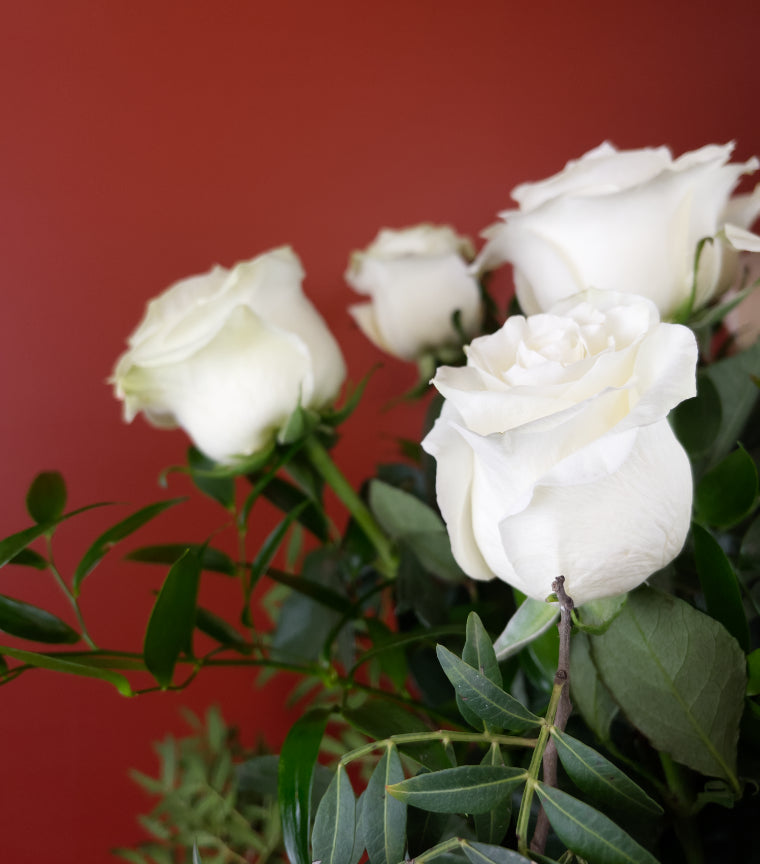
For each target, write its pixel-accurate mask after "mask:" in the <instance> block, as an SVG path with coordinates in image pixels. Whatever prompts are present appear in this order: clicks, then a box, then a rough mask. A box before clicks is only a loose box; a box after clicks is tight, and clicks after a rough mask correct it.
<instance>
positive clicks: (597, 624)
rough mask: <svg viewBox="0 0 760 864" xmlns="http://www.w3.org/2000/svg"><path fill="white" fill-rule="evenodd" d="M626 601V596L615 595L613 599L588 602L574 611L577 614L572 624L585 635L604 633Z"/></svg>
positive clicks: (607, 598)
mask: <svg viewBox="0 0 760 864" xmlns="http://www.w3.org/2000/svg"><path fill="white" fill-rule="evenodd" d="M627 599H628V595H627V594H617V595H616V596H614V597H601V598H600V599H598V600H589V602H588V603H584V604H583V606H580V607H579V608H578V609H577V610H575V611H576V613H577V614H575V615H574V616H573V622H574V623H575V625H576V626H577V627H578V629H579V630H582V631H583V632H585V633H594V634H599V633H604V632H605V630H607V628H608V627H609V626H610V624H612V622H613V621H614V620H615V619H616V618H617V616H618V615H619V614H620V612H621V610H622V608H623V606H624V605H625V602H626V600H627Z"/></svg>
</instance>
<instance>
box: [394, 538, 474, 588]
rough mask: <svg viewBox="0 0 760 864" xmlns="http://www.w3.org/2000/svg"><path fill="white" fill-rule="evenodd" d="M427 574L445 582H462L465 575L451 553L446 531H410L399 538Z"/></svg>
mask: <svg viewBox="0 0 760 864" xmlns="http://www.w3.org/2000/svg"><path fill="white" fill-rule="evenodd" d="M399 543H401V544H402V545H405V546H407V547H408V548H409V549H410V550H411V551H412V552H413V553H414V555H415V556H416V557H417V560H418V561H419V562H420V564H421V565H422V566H423V567H424V569H425V570H426V571H427V572H428V573H432V574H433V575H434V576H438V577H439V578H440V579H443V580H444V581H445V582H453V583H455V584H456V583H459V582H464V580H465V574H464V572H463V571H462V568H461V567H460V566H459V565H458V564H457V562H456V561H455V560H454V556H453V555H452V553H451V541H450V540H449V535H448V534H447V532H446V531H410V532H408V533H407V534H404V535H403V536H402V537H400V538H399Z"/></svg>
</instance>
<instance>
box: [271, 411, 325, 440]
mask: <svg viewBox="0 0 760 864" xmlns="http://www.w3.org/2000/svg"><path fill="white" fill-rule="evenodd" d="M318 425H319V414H317V412H316V411H311V410H309V409H308V408H304V407H303V406H302V405H299V406H298V407H297V408H296V409H295V411H293V412H292V413H291V414H290V416H289V417H288V419H287V420H286V421H285V423H283V425H282V426H281V427H280V430H279V432H278V433H277V443H278V444H283V445H288V444H293V443H294V442H295V441H298V440H300V439H301V438H305V437H306V436H307V435H310V434H311V433H312V432H313V431H314V430H315V429H316V428H317V426H318Z"/></svg>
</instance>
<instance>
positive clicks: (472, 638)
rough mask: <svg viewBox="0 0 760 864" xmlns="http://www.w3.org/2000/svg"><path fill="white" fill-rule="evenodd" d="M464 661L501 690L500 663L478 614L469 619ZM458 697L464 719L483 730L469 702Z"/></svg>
mask: <svg viewBox="0 0 760 864" xmlns="http://www.w3.org/2000/svg"><path fill="white" fill-rule="evenodd" d="M462 660H464V662H465V663H467V664H468V665H469V666H472V668H473V669H475V670H476V671H478V672H480V674H481V675H484V676H485V677H486V678H487V679H488V680H489V681H490V682H491V683H492V684H495V685H496V686H497V687H499V688H501V686H502V684H503V681H502V677H501V672H500V671H499V663H498V661H497V659H496V654H495V653H494V650H493V645H492V644H491V640H490V638H489V636H488V633H486V629H485V627H484V626H483V622H482V621H481V620H480V618H479V617H478V614H477V612H470V614H469V615H468V617H467V637H466V639H465V643H464V650H463V651H462ZM456 696H457V707H458V708H459V712H460V714H461V715H462V717H464V719H465V720H466V721H467V722H468V723H469V724H470V726H472V727H473V728H474V729H478V730H480V729H483V721H482V720H481V719H480V718H479V717H478V716H477V714H475V713H474V712H472V711H471V710H470V708H469V707H468V705H467V702H466V701H465V700H464V699H463V698H462V696H461V695H460V694H459V693H457V694H456Z"/></svg>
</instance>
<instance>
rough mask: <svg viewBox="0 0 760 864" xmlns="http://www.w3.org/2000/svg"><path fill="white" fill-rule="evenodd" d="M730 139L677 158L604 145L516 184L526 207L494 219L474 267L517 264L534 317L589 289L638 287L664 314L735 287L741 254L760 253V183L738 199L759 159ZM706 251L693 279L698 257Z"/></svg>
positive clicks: (521, 295)
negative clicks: (758, 227)
mask: <svg viewBox="0 0 760 864" xmlns="http://www.w3.org/2000/svg"><path fill="white" fill-rule="evenodd" d="M732 150H733V145H732V144H727V145H724V146H717V145H708V146H706V147H702V148H701V149H699V150H695V151H693V152H691V153H685V154H684V155H683V156H680V157H679V158H678V159H675V160H674V159H673V158H672V156H671V153H670V151H669V150H668V148H667V147H657V148H646V149H641V150H622V151H618V150H616V149H615V148H614V147H613V146H612V145H611V144H608V143H605V144H602V145H601V146H599V147H597V148H596V149H594V150H591V151H590V152H588V153H586V154H585V155H584V156H582V157H581V158H580V159H577V160H575V161H571V162H568V163H567V165H566V166H565V169H564V170H563V171H561V172H560V173H559V174H556V175H554V176H553V177H549V178H548V179H546V180H542V181H539V182H537V183H524V184H522V185H520V186H517V187H516V188H515V189H514V190H513V191H512V197H513V198H514V199H515V201H517V203H518V205H519V208H518V209H516V210H507V211H505V212H503V213H500V214H499V215H500V216H501V218H502V219H503V222H501V223H498V224H496V225H493V226H491V227H490V228H489V229H487V230H486V232H485V233H484V236H485V237H487V238H488V242H487V243H486V245H485V247H484V249H483V251H482V252H481V254H480V256H479V258H478V260H477V262H476V268H477V269H478V271H480V272H483V271H487V270H492V269H494V268H496V267H498V266H500V265H501V264H504V263H505V262H509V263H511V264H513V265H514V277H515V287H516V290H517V297H518V299H519V301H520V306H521V308H522V310H523V311H524V312H525V313H526V314H527V315H532V314H534V313H536V312H546V311H548V309H549V308H551V306H553V305H554V303H556V302H557V301H558V300H561V299H563V298H565V297H569V296H572V295H573V294H576V293H577V292H579V291H584V290H586V289H587V288H596V289H601V290H612V291H621V292H625V293H631V294H643V295H645V296H647V297H649V298H650V299H651V300H652V301H654V303H655V304H656V305H657V307H658V309H659V310H660V312H661V313H662V315H663V317H668V316H671V315H674V314H675V313H677V312H678V311H679V310H680V309H682V308H684V307H685V306H686V305H687V304H689V302H690V299H691V295H692V288H693V287H695V288H696V290H695V292H694V298H693V300H694V303H693V307H694V308H695V309H698V308H699V307H701V306H703V305H704V304H706V303H708V302H709V301H710V300H711V299H712V298H713V297H716V296H718V295H720V294H721V293H722V292H723V291H725V290H726V289H728V288H730V287H732V286H733V285H734V283H735V282H736V281H737V277H738V276H739V269H740V267H739V252H740V251H741V250H747V251H757V246H758V243H759V242H760V238H758V237H757V236H756V235H753V234H752V233H750V232H749V231H748V230H747V229H749V228H751V227H752V224H753V222H754V221H755V220H756V219H757V217H758V215H759V214H760V186H758V187H757V188H756V189H755V192H754V193H753V194H751V195H736V196H733V197H731V195H732V192H733V190H734V188H735V187H736V185H737V183H738V182H739V179H740V178H741V176H742V175H743V174H748V173H751V172H753V171H755V170H756V168H757V167H758V164H759V163H758V160H757V159H750V160H749V161H748V162H744V163H731V162H729V160H730V158H731V152H732ZM704 238H712V240H711V242H708V243H705V244H704V246H703V247H702V251H701V255H700V259H699V269H698V272H697V280H696V286H694V260H695V255H696V252H697V248H698V245H699V242H700V241H701V240H702V239H704Z"/></svg>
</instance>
